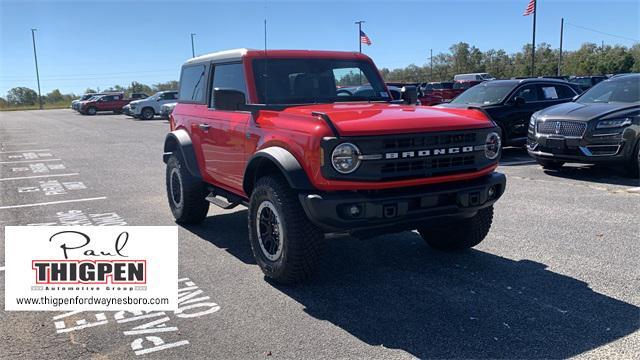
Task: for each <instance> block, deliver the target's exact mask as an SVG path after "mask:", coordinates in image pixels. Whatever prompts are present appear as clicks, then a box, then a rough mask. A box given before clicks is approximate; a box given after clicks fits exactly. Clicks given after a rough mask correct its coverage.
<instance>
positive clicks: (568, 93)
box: [556, 85, 576, 99]
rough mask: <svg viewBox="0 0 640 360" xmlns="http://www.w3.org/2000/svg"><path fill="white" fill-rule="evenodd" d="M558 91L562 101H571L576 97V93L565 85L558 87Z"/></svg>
mask: <svg viewBox="0 0 640 360" xmlns="http://www.w3.org/2000/svg"><path fill="white" fill-rule="evenodd" d="M556 91H558V97H559V98H560V99H570V98H572V97H574V96H576V93H575V92H573V90H571V88H569V87H568V86H565V85H556Z"/></svg>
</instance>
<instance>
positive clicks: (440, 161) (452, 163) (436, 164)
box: [380, 156, 475, 174]
mask: <svg viewBox="0 0 640 360" xmlns="http://www.w3.org/2000/svg"><path fill="white" fill-rule="evenodd" d="M474 162H475V158H474V157H473V156H450V157H441V158H434V159H426V160H418V161H411V160H410V161H406V160H401V161H394V162H386V163H384V164H383V165H382V168H381V170H380V172H381V173H382V174H397V173H404V172H414V171H423V170H431V169H444V168H452V167H457V166H464V165H473V164H474Z"/></svg>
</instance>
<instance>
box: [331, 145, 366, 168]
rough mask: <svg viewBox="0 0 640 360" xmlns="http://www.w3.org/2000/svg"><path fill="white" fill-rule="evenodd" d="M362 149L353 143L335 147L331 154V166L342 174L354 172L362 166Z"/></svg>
mask: <svg viewBox="0 0 640 360" xmlns="http://www.w3.org/2000/svg"><path fill="white" fill-rule="evenodd" d="M359 155H360V149H358V147H357V146H355V145H353V144H351V143H343V144H340V145H338V146H336V147H335V149H333V152H332V153H331V165H333V168H334V169H336V171H337V172H339V173H341V174H349V173H352V172H354V171H355V170H356V169H357V168H358V166H359V165H360V159H359V158H358V156H359Z"/></svg>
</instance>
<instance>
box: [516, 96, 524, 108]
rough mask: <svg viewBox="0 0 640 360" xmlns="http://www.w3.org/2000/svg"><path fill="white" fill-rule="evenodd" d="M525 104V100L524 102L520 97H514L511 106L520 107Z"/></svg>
mask: <svg viewBox="0 0 640 360" xmlns="http://www.w3.org/2000/svg"><path fill="white" fill-rule="evenodd" d="M526 103H527V100H525V99H524V98H523V97H521V96H516V97H514V98H513V105H515V106H522V105H524V104H526Z"/></svg>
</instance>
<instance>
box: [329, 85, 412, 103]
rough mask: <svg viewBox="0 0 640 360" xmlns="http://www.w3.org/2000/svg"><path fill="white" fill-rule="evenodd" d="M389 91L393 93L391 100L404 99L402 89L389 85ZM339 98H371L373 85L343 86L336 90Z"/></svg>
mask: <svg viewBox="0 0 640 360" xmlns="http://www.w3.org/2000/svg"><path fill="white" fill-rule="evenodd" d="M387 90H389V92H390V93H391V98H392V99H393V100H400V99H401V98H402V89H400V88H398V87H396V86H390V85H387ZM336 95H337V96H342V97H344V96H348V97H351V98H354V97H363V98H367V99H369V98H371V97H372V96H373V95H374V94H373V87H372V86H371V85H362V86H343V87H339V88H337V90H336Z"/></svg>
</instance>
